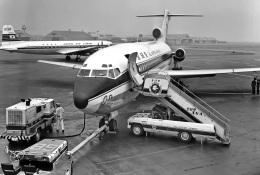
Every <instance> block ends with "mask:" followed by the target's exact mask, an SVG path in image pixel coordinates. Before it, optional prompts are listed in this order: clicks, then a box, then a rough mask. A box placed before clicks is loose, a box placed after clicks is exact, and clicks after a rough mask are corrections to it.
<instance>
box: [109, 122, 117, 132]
mask: <svg viewBox="0 0 260 175" xmlns="http://www.w3.org/2000/svg"><path fill="white" fill-rule="evenodd" d="M108 127H109V131H116V130H117V121H116V120H115V119H111V120H110V121H109V123H108Z"/></svg>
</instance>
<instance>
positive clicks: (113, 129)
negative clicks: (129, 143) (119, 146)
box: [99, 116, 118, 140]
mask: <svg viewBox="0 0 260 175" xmlns="http://www.w3.org/2000/svg"><path fill="white" fill-rule="evenodd" d="M104 125H107V126H108V129H109V131H108V133H113V134H116V133H117V132H118V129H117V121H116V120H115V119H113V118H112V119H110V120H109V117H108V116H104V117H103V118H101V119H100V120H99V128H101V127H102V126H104ZM106 133H107V131H106V130H104V131H103V132H102V133H100V137H99V140H101V139H102V138H103V136H104V135H105V134H106Z"/></svg>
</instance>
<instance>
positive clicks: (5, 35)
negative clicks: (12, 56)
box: [2, 25, 20, 45]
mask: <svg viewBox="0 0 260 175" xmlns="http://www.w3.org/2000/svg"><path fill="white" fill-rule="evenodd" d="M13 41H20V40H19V39H18V38H17V36H16V34H15V32H14V28H13V26H11V25H4V26H3V31H2V45H9V44H11V42H13Z"/></svg>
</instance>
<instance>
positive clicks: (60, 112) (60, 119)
mask: <svg viewBox="0 0 260 175" xmlns="http://www.w3.org/2000/svg"><path fill="white" fill-rule="evenodd" d="M56 106H57V108H56V111H55V114H56V115H57V126H56V127H57V132H59V127H60V125H61V129H62V133H64V123H63V119H64V117H63V112H64V109H63V108H62V107H61V106H60V103H56Z"/></svg>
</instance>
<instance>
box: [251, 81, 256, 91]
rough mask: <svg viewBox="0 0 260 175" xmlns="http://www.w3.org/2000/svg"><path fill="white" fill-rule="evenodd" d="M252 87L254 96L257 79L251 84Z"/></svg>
mask: <svg viewBox="0 0 260 175" xmlns="http://www.w3.org/2000/svg"><path fill="white" fill-rule="evenodd" d="M251 87H252V94H255V88H256V78H254V80H253V81H252V82H251Z"/></svg>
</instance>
